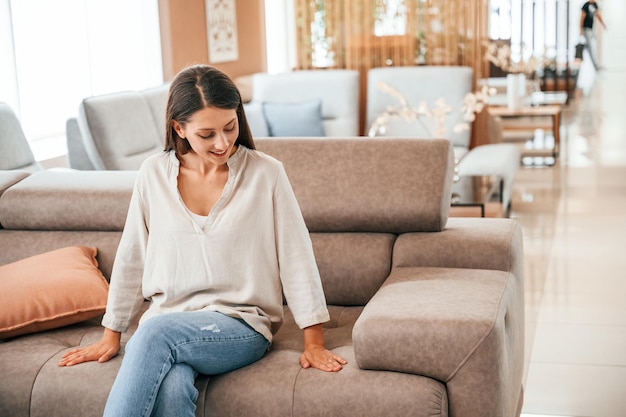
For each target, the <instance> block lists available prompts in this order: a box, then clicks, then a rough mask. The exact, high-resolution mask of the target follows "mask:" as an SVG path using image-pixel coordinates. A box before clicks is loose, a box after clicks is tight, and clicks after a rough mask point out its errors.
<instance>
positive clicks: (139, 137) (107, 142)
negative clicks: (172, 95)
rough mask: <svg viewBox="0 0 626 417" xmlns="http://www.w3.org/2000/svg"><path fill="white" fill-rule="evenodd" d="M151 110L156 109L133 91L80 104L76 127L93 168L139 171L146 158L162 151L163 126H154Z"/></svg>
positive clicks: (96, 98)
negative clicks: (78, 129)
mask: <svg viewBox="0 0 626 417" xmlns="http://www.w3.org/2000/svg"><path fill="white" fill-rule="evenodd" d="M153 109H156V106H155V105H151V104H150V102H149V101H148V99H146V97H144V95H143V94H142V93H140V92H136V91H128V92H120V93H114V94H105V95H101V96H94V97H89V98H86V99H84V100H83V101H82V102H81V104H80V106H79V109H78V118H77V120H78V126H79V128H80V132H81V135H82V137H83V141H84V144H85V151H86V152H87V154H88V155H89V159H90V160H91V162H92V164H93V165H94V167H95V168H96V169H116V170H117V169H120V170H135V169H139V166H140V165H141V163H142V162H143V161H144V160H145V159H146V158H147V157H148V156H150V155H153V154H155V153H157V152H159V151H161V150H163V146H164V140H163V137H164V132H165V126H164V125H157V123H158V121H157V120H155V116H154V115H153V113H154V111H155V110H153ZM163 124H164V123H163Z"/></svg>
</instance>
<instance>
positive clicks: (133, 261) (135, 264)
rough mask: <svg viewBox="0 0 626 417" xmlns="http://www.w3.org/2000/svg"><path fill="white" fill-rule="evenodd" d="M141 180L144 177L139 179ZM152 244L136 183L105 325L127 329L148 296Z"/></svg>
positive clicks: (103, 322) (113, 328) (113, 275)
mask: <svg viewBox="0 0 626 417" xmlns="http://www.w3.org/2000/svg"><path fill="white" fill-rule="evenodd" d="M137 181H138V182H139V181H140V178H138V179H137ZM147 244H148V228H147V222H146V212H145V209H144V205H143V204H142V199H141V192H140V191H139V187H138V185H137V184H136V185H135V188H134V190H133V194H132V197H131V200H130V205H129V207H128V214H127V216H126V223H125V226H124V231H123V233H122V238H121V240H120V244H119V246H118V248H117V253H116V256H115V262H114V265H113V271H112V273H111V284H110V286H109V297H108V301H107V309H106V313H105V315H104V317H103V319H102V325H103V326H105V327H107V328H109V329H111V330H115V331H118V332H125V331H126V330H127V329H128V326H129V325H130V323H131V321H132V320H133V318H134V317H135V316H136V315H137V313H138V311H139V309H140V308H141V304H142V302H143V300H144V297H143V294H142V276H143V270H144V262H145V258H146V246H147Z"/></svg>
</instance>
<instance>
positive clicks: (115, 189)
mask: <svg viewBox="0 0 626 417" xmlns="http://www.w3.org/2000/svg"><path fill="white" fill-rule="evenodd" d="M136 175H137V173H136V172H135V171H76V170H58V171H56V170H52V171H51V170H46V171H40V172H37V173H35V174H32V175H30V176H28V177H26V178H24V179H23V180H22V181H20V182H19V183H17V184H15V185H14V186H13V187H11V188H9V189H8V190H6V191H5V192H4V194H2V196H1V197H0V224H2V225H3V227H4V228H5V229H26V230H122V229H123V227H124V222H125V221H126V212H127V211H128V204H129V202H130V197H131V194H132V191H133V186H134V183H135V177H136Z"/></svg>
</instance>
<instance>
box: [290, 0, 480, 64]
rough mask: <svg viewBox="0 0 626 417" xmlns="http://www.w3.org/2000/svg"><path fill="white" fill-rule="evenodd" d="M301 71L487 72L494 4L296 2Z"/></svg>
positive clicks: (447, 0) (450, 0) (458, 0)
mask: <svg viewBox="0 0 626 417" xmlns="http://www.w3.org/2000/svg"><path fill="white" fill-rule="evenodd" d="M295 2H296V7H295V12H296V29H297V67H298V68H301V69H307V68H352V69H369V68H373V67H380V66H403V65H466V66H472V67H473V68H474V71H475V73H476V76H480V74H481V73H482V72H483V69H484V68H485V65H483V62H482V60H481V59H480V57H481V56H482V41H484V40H485V39H487V36H488V9H489V7H488V6H489V4H488V0H295Z"/></svg>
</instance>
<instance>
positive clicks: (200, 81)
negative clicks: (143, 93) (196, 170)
mask: <svg viewBox="0 0 626 417" xmlns="http://www.w3.org/2000/svg"><path fill="white" fill-rule="evenodd" d="M206 107H217V108H220V109H228V110H231V109H236V111H237V120H238V123H239V136H238V137H237V141H236V142H235V143H236V144H237V145H242V146H245V147H247V148H250V149H255V147H254V141H253V140H252V134H251V133H250V127H249V126H248V120H247V119H246V114H245V112H244V109H243V102H242V101H241V94H240V93H239V90H238V89H237V86H236V85H235V83H233V81H232V80H231V79H230V78H229V77H228V76H227V75H226V74H224V73H223V72H221V71H220V70H218V69H217V68H215V67H211V66H209V65H193V66H190V67H187V68H185V69H183V70H182V71H181V72H179V73H178V74H177V75H176V77H174V80H173V81H172V84H171V85H170V90H169V97H168V99H167V110H166V113H165V150H166V151H170V150H172V149H174V150H176V152H177V153H178V154H179V155H184V154H186V153H187V152H189V151H190V150H191V146H189V142H188V141H187V139H183V138H181V137H180V136H178V133H176V130H175V129H174V120H176V121H177V122H178V123H179V124H181V125H184V124H185V123H187V121H188V120H189V118H190V117H191V116H192V115H193V114H194V113H195V112H197V111H198V110H202V109H204V108H206Z"/></svg>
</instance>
